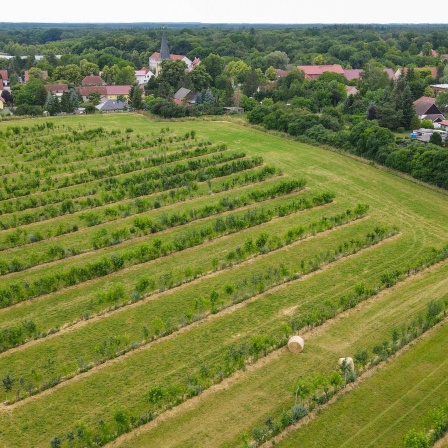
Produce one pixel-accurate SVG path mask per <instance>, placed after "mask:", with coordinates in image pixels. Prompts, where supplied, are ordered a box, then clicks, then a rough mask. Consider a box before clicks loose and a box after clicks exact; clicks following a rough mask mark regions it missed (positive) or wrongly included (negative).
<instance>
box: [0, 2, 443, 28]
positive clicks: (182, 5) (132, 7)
mask: <svg viewBox="0 0 448 448" xmlns="http://www.w3.org/2000/svg"><path fill="white" fill-rule="evenodd" d="M399 3H400V4H401V5H399ZM6 4H7V3H4V5H3V6H4V7H3V13H2V17H1V18H0V22H46V23H67V22H69V23H75V22H76V23H79V22H82V23H117V22H133V23H136V22H162V23H163V22H165V23H166V22H203V23H254V24H256V23H279V24H294V23H297V24H301V23H304V24H308V23H448V16H447V15H446V13H442V8H441V10H440V11H438V8H439V7H441V5H442V4H441V3H440V2H439V3H437V2H436V3H432V4H425V3H424V2H421V1H418V2H417V1H416V0H407V1H406V2H403V1H395V2H394V1H386V0H377V1H369V2H367V1H364V2H363V1H359V0H358V1H354V0H320V1H300V0H283V1H273V0H271V1H267V0H257V1H255V0H218V1H216V0H190V1H188V0H161V1H160V0H159V1H150V0H145V1H141V0H136V1H134V2H132V1H131V2H124V1H119V0H115V1H114V0H107V1H106V0H93V1H92V0H72V1H61V0H44V1H36V0H22V1H21V2H19V3H17V4H13V3H9V6H8V7H7V8H5V5H6ZM443 9H444V8H443Z"/></svg>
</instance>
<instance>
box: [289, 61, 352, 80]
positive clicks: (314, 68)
mask: <svg viewBox="0 0 448 448" xmlns="http://www.w3.org/2000/svg"><path fill="white" fill-rule="evenodd" d="M297 68H298V69H299V70H302V71H303V72H304V73H305V79H317V78H319V76H320V75H322V73H325V72H332V73H339V74H340V75H342V76H345V74H344V69H343V68H342V67H341V66H340V65H339V64H333V65H298V66H297Z"/></svg>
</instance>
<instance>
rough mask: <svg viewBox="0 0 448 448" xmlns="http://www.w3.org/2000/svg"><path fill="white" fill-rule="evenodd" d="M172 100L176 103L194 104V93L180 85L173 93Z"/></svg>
mask: <svg viewBox="0 0 448 448" xmlns="http://www.w3.org/2000/svg"><path fill="white" fill-rule="evenodd" d="M174 100H177V101H175V103H176V104H179V102H180V103H181V104H183V103H188V104H195V103H196V94H195V93H194V92H193V91H192V90H190V89H186V88H185V87H181V88H180V89H179V90H178V91H177V92H176V93H175V94H174Z"/></svg>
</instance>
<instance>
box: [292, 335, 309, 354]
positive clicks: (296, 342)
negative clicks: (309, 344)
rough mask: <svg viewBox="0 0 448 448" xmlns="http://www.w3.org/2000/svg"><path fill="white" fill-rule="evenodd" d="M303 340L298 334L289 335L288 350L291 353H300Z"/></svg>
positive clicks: (303, 343)
mask: <svg viewBox="0 0 448 448" xmlns="http://www.w3.org/2000/svg"><path fill="white" fill-rule="evenodd" d="M304 345H305V342H304V341H303V338H301V337H300V336H291V337H290V338H289V341H288V350H289V351H290V352H291V353H300V352H301V351H302V350H303V346H304Z"/></svg>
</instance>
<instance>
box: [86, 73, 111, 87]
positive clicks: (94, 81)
mask: <svg viewBox="0 0 448 448" xmlns="http://www.w3.org/2000/svg"><path fill="white" fill-rule="evenodd" d="M81 85H82V86H105V85H106V83H105V82H104V80H103V78H101V76H98V75H94V74H93V73H90V75H87V76H86V77H84V79H83V80H82V81H81Z"/></svg>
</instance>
